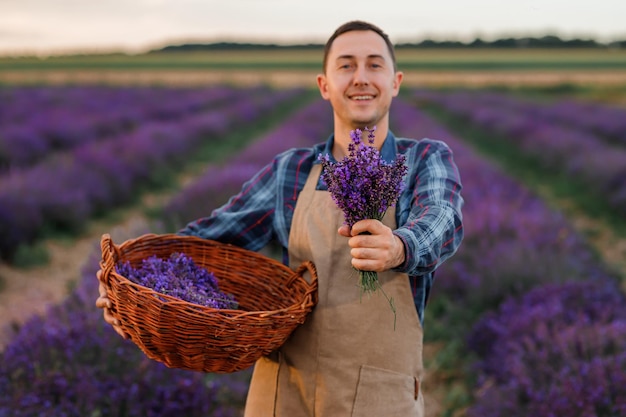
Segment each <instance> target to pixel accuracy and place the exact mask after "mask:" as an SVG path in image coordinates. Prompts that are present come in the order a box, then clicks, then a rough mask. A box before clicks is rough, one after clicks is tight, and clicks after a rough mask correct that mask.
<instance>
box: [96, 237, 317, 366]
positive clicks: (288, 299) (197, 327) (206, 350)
mask: <svg viewBox="0 0 626 417" xmlns="http://www.w3.org/2000/svg"><path fill="white" fill-rule="evenodd" d="M101 248H102V260H101V262H100V267H101V275H100V280H101V282H102V283H103V284H104V285H105V286H106V288H107V292H108V297H109V299H110V300H111V303H112V308H111V313H112V315H113V316H114V317H115V318H116V319H118V320H119V322H120V327H121V328H122V330H124V332H125V333H126V334H127V335H128V336H129V338H130V339H131V340H132V341H133V342H134V343H135V344H136V345H137V346H138V347H139V348H140V349H141V350H142V351H143V352H144V353H145V354H146V355H147V356H148V357H149V358H151V359H154V360H157V361H159V362H162V363H164V364H165V365H167V366H169V367H172V368H181V369H187V370H194V371H202V372H214V373H230V372H236V371H239V370H242V369H245V368H248V367H250V366H251V365H253V364H254V362H255V361H256V360H257V359H259V358H260V357H261V356H263V355H267V354H269V353H270V352H272V351H273V350H276V349H277V348H278V347H280V346H281V345H282V344H283V343H284V342H285V341H286V340H287V338H288V337H289V335H290V334H291V333H292V332H293V331H294V330H295V329H296V327H297V326H298V325H300V324H302V323H304V321H305V320H306V317H307V315H308V314H309V313H310V312H311V310H312V309H313V307H314V306H315V304H316V303H317V274H316V271H315V267H314V265H313V264H312V263H311V262H304V263H302V265H300V266H299V267H298V268H297V270H295V271H294V270H292V269H290V268H288V267H287V266H285V265H283V264H282V263H280V262H278V261H275V260H273V259H271V258H268V257H266V256H263V255H261V254H258V253H256V252H251V251H248V250H245V249H242V248H239V247H237V246H233V245H227V244H222V243H219V242H215V241H212V240H207V239H202V238H199V237H193V236H179V235H174V234H166V235H155V234H147V235H144V236H141V237H139V238H136V239H132V240H128V241H126V242H124V243H122V244H121V245H115V244H114V243H113V242H112V240H111V238H110V236H109V235H106V234H105V235H103V236H102V240H101ZM173 252H182V253H184V254H186V255H187V256H189V257H191V258H192V259H193V260H194V262H195V263H196V264H197V265H198V266H201V267H204V268H206V269H208V270H209V271H211V272H213V273H214V274H215V276H216V278H217V279H218V284H219V286H220V289H221V290H222V291H224V292H227V293H231V294H233V295H234V296H235V298H236V299H237V301H238V302H239V306H240V307H239V309H237V310H227V309H215V308H211V307H204V306H200V305H197V304H192V303H189V302H186V301H183V300H180V299H178V298H174V297H170V296H167V295H164V294H161V293H157V292H156V291H154V290H153V289H151V288H147V287H144V286H141V285H138V284H135V283H133V282H131V281H130V280H129V279H127V278H126V277H124V276H121V275H120V274H118V273H117V272H116V269H115V265H116V264H117V263H118V262H126V261H129V262H130V264H131V266H133V267H135V268H136V267H138V266H140V265H141V262H142V260H143V259H146V258H148V257H150V256H152V255H156V256H159V257H163V258H165V257H168V256H169V255H170V254H171V253H173ZM307 271H308V272H309V274H310V281H311V282H310V283H309V282H307V280H306V279H305V277H304V274H305V273H306V272H307Z"/></svg>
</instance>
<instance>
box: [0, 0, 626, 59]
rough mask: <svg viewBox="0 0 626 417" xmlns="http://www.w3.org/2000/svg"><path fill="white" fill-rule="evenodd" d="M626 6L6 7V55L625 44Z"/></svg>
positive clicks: (256, 0) (207, 1) (175, 3)
mask: <svg viewBox="0 0 626 417" xmlns="http://www.w3.org/2000/svg"><path fill="white" fill-rule="evenodd" d="M625 18H626V1H624V0H594V1H589V0H588V1H581V0H567V1H565V0H517V1H510V0H430V1H424V0H382V1H381V0H379V1H374V0H359V1H344V0H313V1H299V0H0V55H5V56H6V55H59V54H67V53H81V52H84V53H90V52H102V53H104V52H124V53H130V54H134V53H141V52H145V51H148V50H150V49H157V48H160V47H163V46H166V45H175V44H182V43H187V42H199V43H209V42H216V41H244V42H272V43H287V44H294V43H308V42H313V43H324V42H325V40H326V38H328V36H329V35H330V34H331V33H332V32H333V31H334V29H335V28H336V27H337V26H339V25H340V24H342V23H344V22H346V21H348V20H353V19H361V20H367V21H369V22H371V23H374V24H376V25H378V26H380V27H381V28H382V29H383V30H385V31H386V32H387V33H388V34H389V36H390V38H391V40H392V41H393V42H418V41H421V40H423V39H435V40H460V41H463V42H465V41H471V40H473V39H475V38H476V37H480V38H482V39H484V40H491V39H496V38H501V37H519V36H543V35H547V34H551V35H557V36H560V37H562V38H564V39H568V38H585V39H590V38H591V39H595V40H597V41H600V42H609V41H612V40H625V39H626V23H624V20H625Z"/></svg>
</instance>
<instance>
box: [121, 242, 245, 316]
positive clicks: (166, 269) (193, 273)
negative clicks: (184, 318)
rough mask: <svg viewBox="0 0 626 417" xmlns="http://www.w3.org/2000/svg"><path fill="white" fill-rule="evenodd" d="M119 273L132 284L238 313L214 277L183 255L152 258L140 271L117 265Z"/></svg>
mask: <svg viewBox="0 0 626 417" xmlns="http://www.w3.org/2000/svg"><path fill="white" fill-rule="evenodd" d="M116 270H117V273H118V274H120V275H123V276H124V277H126V278H128V279H129V280H131V281H132V282H134V283H136V284H139V285H143V286H144V287H148V288H151V289H153V290H155V291H157V292H159V293H161V294H167V295H169V296H172V297H176V298H179V299H181V300H183V301H187V302H190V303H194V304H199V305H202V306H206V307H212V308H219V309H236V308H238V303H237V301H236V300H235V297H234V296H233V295H232V294H227V293H224V292H222V291H221V290H220V289H219V286H218V282H217V279H216V278H215V275H214V274H213V273H212V272H210V271H208V270H206V269H205V268H202V267H199V266H198V265H196V263H195V262H194V261H193V259H191V258H190V257H189V256H187V255H185V254H184V253H180V252H174V253H172V254H171V255H170V256H169V258H167V259H162V258H159V257H157V256H151V257H149V258H146V259H144V260H142V263H141V266H140V267H139V268H134V267H132V266H131V265H130V262H124V263H118V264H117V265H116Z"/></svg>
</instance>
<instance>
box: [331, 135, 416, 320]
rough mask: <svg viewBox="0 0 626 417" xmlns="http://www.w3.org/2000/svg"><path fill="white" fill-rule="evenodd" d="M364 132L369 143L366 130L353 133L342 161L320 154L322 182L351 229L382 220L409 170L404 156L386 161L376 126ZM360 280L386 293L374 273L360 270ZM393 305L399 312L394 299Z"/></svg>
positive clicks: (366, 286)
mask: <svg viewBox="0 0 626 417" xmlns="http://www.w3.org/2000/svg"><path fill="white" fill-rule="evenodd" d="M364 130H365V131H366V132H368V142H369V144H367V143H365V142H364V141H363V140H362V138H361V136H362V134H363V131H362V130H360V129H355V130H353V131H351V132H350V138H351V139H352V142H351V143H350V144H349V145H348V152H349V153H348V155H347V156H346V157H344V158H343V159H342V160H341V161H338V162H333V161H331V159H330V155H321V154H320V155H319V160H320V161H321V163H322V167H323V171H322V179H323V180H324V182H325V183H326V185H327V187H328V191H329V192H330V194H331V196H332V199H333V201H334V202H335V204H337V207H339V209H340V210H341V211H342V212H343V214H344V219H345V221H344V223H345V224H347V225H348V226H350V227H352V226H353V225H354V224H355V223H356V222H358V221H360V220H365V219H375V220H382V219H383V216H384V215H385V213H386V212H387V209H388V208H389V207H391V206H393V205H395V204H396V201H397V199H398V197H399V195H400V193H401V192H402V190H403V189H404V186H405V183H404V180H403V177H404V175H405V174H406V173H407V171H408V168H407V166H406V164H405V159H406V158H405V156H404V155H400V154H399V155H396V159H395V161H393V162H386V161H384V160H383V159H382V157H381V155H380V152H379V150H378V149H376V148H375V147H374V146H372V145H373V144H374V137H375V136H374V132H375V131H376V126H374V127H373V128H372V129H368V128H367V127H366V128H365V129H364ZM359 281H360V282H359V285H360V287H361V290H362V291H363V292H369V293H371V292H374V291H376V290H377V289H381V290H382V288H381V287H380V283H379V281H378V274H377V273H376V272H374V271H359ZM390 304H391V306H392V309H393V310H394V312H395V308H394V307H393V302H392V301H391V300H390Z"/></svg>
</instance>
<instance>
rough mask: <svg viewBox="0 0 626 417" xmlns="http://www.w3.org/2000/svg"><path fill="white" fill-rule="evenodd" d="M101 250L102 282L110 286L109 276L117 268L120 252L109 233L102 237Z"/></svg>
mask: <svg viewBox="0 0 626 417" xmlns="http://www.w3.org/2000/svg"><path fill="white" fill-rule="evenodd" d="M100 249H101V250H102V260H101V261H100V269H101V270H102V273H101V274H100V280H101V281H102V283H103V284H105V285H106V286H108V285H109V276H110V274H111V272H112V271H113V269H114V268H115V262H116V260H117V259H118V257H119V250H118V248H117V246H115V244H114V243H113V240H112V239H111V236H110V235H109V234H108V233H105V234H103V235H102V238H101V239H100Z"/></svg>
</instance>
